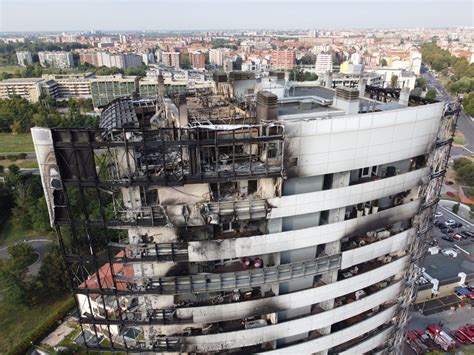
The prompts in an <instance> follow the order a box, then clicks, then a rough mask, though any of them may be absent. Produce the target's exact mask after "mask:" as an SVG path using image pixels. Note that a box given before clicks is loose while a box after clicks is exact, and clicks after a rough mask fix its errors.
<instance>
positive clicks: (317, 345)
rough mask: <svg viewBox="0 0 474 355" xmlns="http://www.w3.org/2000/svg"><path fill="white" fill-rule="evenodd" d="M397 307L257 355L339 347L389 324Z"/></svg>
mask: <svg viewBox="0 0 474 355" xmlns="http://www.w3.org/2000/svg"><path fill="white" fill-rule="evenodd" d="M397 308H398V306H397V305H395V306H392V307H390V308H387V309H386V310H384V311H382V312H380V313H378V314H376V315H375V316H372V317H370V318H368V319H366V320H364V321H362V322H359V323H357V324H355V325H353V326H351V327H348V328H345V329H343V330H340V331H338V332H334V333H331V334H329V335H326V336H322V337H319V338H316V339H314V340H310V341H306V342H304V343H300V344H297V345H293V346H287V347H285V348H281V349H277V350H272V351H266V352H264V353H259V354H284V355H287V354H298V353H299V354H314V353H316V352H318V351H324V350H328V349H331V348H333V347H335V346H337V345H341V344H343V343H345V342H347V341H349V340H351V339H355V338H357V337H360V336H361V335H363V334H365V333H367V332H370V331H371V330H373V329H375V328H377V327H379V326H381V325H382V324H384V323H387V322H389V321H390V320H391V319H392V318H393V317H394V316H395V312H396V310H397Z"/></svg>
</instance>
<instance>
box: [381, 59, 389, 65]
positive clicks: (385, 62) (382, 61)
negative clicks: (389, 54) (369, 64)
mask: <svg viewBox="0 0 474 355" xmlns="http://www.w3.org/2000/svg"><path fill="white" fill-rule="evenodd" d="M380 65H381V66H382V67H386V66H387V65H388V63H387V60H386V59H385V58H382V60H381V61H380Z"/></svg>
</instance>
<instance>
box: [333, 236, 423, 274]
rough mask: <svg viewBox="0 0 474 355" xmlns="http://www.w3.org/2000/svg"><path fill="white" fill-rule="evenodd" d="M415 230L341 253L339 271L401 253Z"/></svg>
mask: <svg viewBox="0 0 474 355" xmlns="http://www.w3.org/2000/svg"><path fill="white" fill-rule="evenodd" d="M414 232H415V230H414V229H413V228H411V229H408V230H406V231H404V232H401V233H398V234H395V235H393V236H391V237H388V238H386V239H384V240H381V241H379V242H375V243H372V244H369V245H366V246H363V247H360V248H355V249H352V250H347V251H345V252H343V253H342V261H341V269H346V268H348V267H351V266H353V265H357V264H360V263H363V262H366V261H369V260H372V259H375V258H378V257H380V256H382V255H385V254H389V253H395V252H398V251H403V250H404V249H405V248H406V246H407V245H408V243H409V240H410V239H411V238H410V237H411V236H412V235H413V233H414Z"/></svg>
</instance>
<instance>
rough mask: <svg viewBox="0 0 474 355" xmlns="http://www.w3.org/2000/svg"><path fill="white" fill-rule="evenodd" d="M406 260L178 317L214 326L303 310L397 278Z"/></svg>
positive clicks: (179, 311)
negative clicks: (274, 311)
mask: <svg viewBox="0 0 474 355" xmlns="http://www.w3.org/2000/svg"><path fill="white" fill-rule="evenodd" d="M407 261H408V256H404V257H402V258H400V259H397V260H395V261H392V262H391V263H388V264H385V265H382V266H380V267H379V268H377V269H374V270H371V271H368V272H365V273H363V274H360V275H356V276H353V277H351V278H348V279H344V280H341V281H338V282H334V283H331V284H327V285H323V286H319V287H315V288H310V289H306V290H301V291H296V292H292V293H288V294H284V295H279V296H274V297H270V298H263V299H259V300H253V301H245V302H235V303H227V304H219V305H215V306H204V307H190V308H178V309H177V310H176V314H177V316H178V317H179V318H182V319H189V318H192V320H193V322H194V323H211V322H220V321H224V320H231V319H241V318H245V317H250V316H253V315H255V314H261V311H259V310H261V309H266V308H267V307H268V306H269V305H270V307H271V309H279V310H285V309H293V308H299V307H304V306H308V305H312V304H316V303H319V302H323V301H327V300H331V299H334V298H336V297H340V296H344V295H347V294H349V293H352V292H355V291H357V290H360V289H362V288H365V287H368V286H371V285H374V284H376V283H378V282H380V281H383V280H385V279H388V278H389V277H392V276H395V275H396V274H398V273H400V272H401V271H402V270H403V269H404V268H405V266H406V263H407Z"/></svg>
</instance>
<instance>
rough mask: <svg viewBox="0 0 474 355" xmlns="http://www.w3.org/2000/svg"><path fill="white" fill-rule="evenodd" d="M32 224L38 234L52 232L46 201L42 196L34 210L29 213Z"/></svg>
mask: <svg viewBox="0 0 474 355" xmlns="http://www.w3.org/2000/svg"><path fill="white" fill-rule="evenodd" d="M29 215H30V219H31V224H32V226H33V229H34V230H35V231H36V232H48V231H50V230H51V227H50V225H49V214H48V207H47V206H46V199H45V197H44V196H41V197H40V198H39V200H38V201H37V202H36V205H35V206H34V208H31V209H30V211H29Z"/></svg>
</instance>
